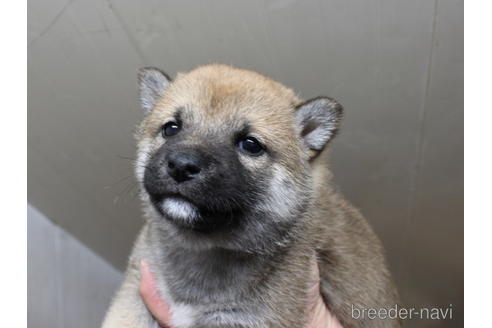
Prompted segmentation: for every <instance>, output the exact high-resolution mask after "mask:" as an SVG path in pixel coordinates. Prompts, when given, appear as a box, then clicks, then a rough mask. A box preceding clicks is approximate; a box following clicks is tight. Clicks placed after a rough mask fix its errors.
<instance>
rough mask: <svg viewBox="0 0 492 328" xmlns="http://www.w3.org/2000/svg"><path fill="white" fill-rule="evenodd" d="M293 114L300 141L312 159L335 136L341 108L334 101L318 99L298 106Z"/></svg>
mask: <svg viewBox="0 0 492 328" xmlns="http://www.w3.org/2000/svg"><path fill="white" fill-rule="evenodd" d="M295 114H296V120H297V124H298V126H299V128H300V129H299V131H300V132H301V139H302V140H303V142H304V145H305V146H306V147H307V148H308V150H309V151H310V153H311V157H314V156H315V155H316V154H317V153H319V152H320V151H321V150H323V148H324V147H325V146H326V145H327V144H328V142H329V141H330V140H332V139H333V137H334V136H335V134H336V132H337V130H338V127H339V125H340V121H341V119H342V116H343V107H342V105H340V104H339V103H338V102H337V101H336V100H334V99H331V98H328V97H318V98H314V99H311V100H308V101H306V102H304V103H302V104H300V105H298V106H297V107H296V113H295Z"/></svg>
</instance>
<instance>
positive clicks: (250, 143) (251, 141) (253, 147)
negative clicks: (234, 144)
mask: <svg viewBox="0 0 492 328" xmlns="http://www.w3.org/2000/svg"><path fill="white" fill-rule="evenodd" d="M238 147H239V148H240V149H241V150H244V151H245V152H247V153H249V154H251V155H255V156H259V155H261V154H263V152H264V151H265V147H263V145H262V144H261V143H260V142H259V141H258V140H256V139H255V138H253V137H247V138H244V139H241V140H239V142H238Z"/></svg>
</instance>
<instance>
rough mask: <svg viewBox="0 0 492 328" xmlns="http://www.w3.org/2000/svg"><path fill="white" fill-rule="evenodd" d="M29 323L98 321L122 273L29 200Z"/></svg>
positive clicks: (72, 327)
mask: <svg viewBox="0 0 492 328" xmlns="http://www.w3.org/2000/svg"><path fill="white" fill-rule="evenodd" d="M27 238H28V243H27V261H28V267H27V306H28V308H27V327H29V328H89V327H99V326H100V324H101V322H102V319H103V317H104V314H105V312H106V309H107V308H108V306H109V302H110V300H111V297H112V296H113V293H114V291H115V290H116V288H117V287H118V286H119V283H120V280H121V278H122V276H121V273H120V272H119V271H118V270H116V269H115V268H114V267H113V266H111V265H110V264H108V263H107V262H106V261H105V260H103V259H102V258H101V257H100V256H98V255H97V254H95V253H94V252H93V251H91V250H90V249H88V248H87V247H86V246H84V245H83V244H82V243H80V242H79V241H78V240H76V239H74V238H73V237H72V236H71V235H70V234H68V233H66V232H65V231H63V230H62V229H60V227H58V226H56V225H54V224H53V223H52V222H51V221H50V220H49V219H48V218H47V217H45V216H44V215H43V214H42V213H40V212H39V211H38V210H36V209H35V208H34V207H32V206H30V205H28V206H27Z"/></svg>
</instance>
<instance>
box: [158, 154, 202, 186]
mask: <svg viewBox="0 0 492 328" xmlns="http://www.w3.org/2000/svg"><path fill="white" fill-rule="evenodd" d="M205 166H206V161H205V158H204V157H203V156H201V155H200V154H199V153H197V152H194V151H176V152H172V153H170V154H169V155H168V156H167V173H168V174H169V175H170V176H171V177H172V178H173V179H174V180H176V182H178V183H180V182H184V181H187V180H191V179H193V178H195V177H197V176H199V175H200V172H201V171H202V169H204V168H205Z"/></svg>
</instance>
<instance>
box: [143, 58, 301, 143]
mask: <svg viewBox="0 0 492 328" xmlns="http://www.w3.org/2000/svg"><path fill="white" fill-rule="evenodd" d="M298 102H299V99H298V98H297V97H296V96H295V94H294V93H293V91H292V90H291V89H288V88H286V87H285V86H283V85H281V84H279V83H277V82H275V81H273V80H271V79H269V78H266V77H264V76H262V75H260V74H258V73H255V72H252V71H247V70H241V69H236V68H231V67H228V66H219V65H211V66H205V67H201V68H199V69H196V70H194V71H192V72H190V73H187V74H178V76H177V78H176V80H175V81H173V83H172V84H171V86H170V87H169V88H168V89H167V90H166V92H165V94H164V96H163V97H162V98H161V99H160V101H159V102H158V103H157V105H156V107H155V109H154V110H153V112H152V113H151V115H149V117H148V118H147V119H146V121H147V122H146V125H147V126H148V127H149V128H156V127H157V128H158V127H159V126H160V125H161V124H163V123H164V122H165V121H167V120H169V119H170V118H171V117H173V116H174V115H175V114H176V113H177V112H179V113H180V114H181V115H182V116H183V120H190V121H193V123H194V124H195V126H196V128H197V129H200V128H203V129H207V130H210V129H211V128H214V127H215V128H217V129H222V130H224V129H225V128H227V129H226V130H230V129H240V128H242V127H243V126H247V127H248V128H250V129H251V130H253V132H257V133H259V134H262V135H264V137H265V138H269V137H270V138H272V139H273V138H283V137H286V136H285V134H291V133H292V132H293V131H292V128H293V111H294V107H295V105H296V104H297V103H298Z"/></svg>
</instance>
